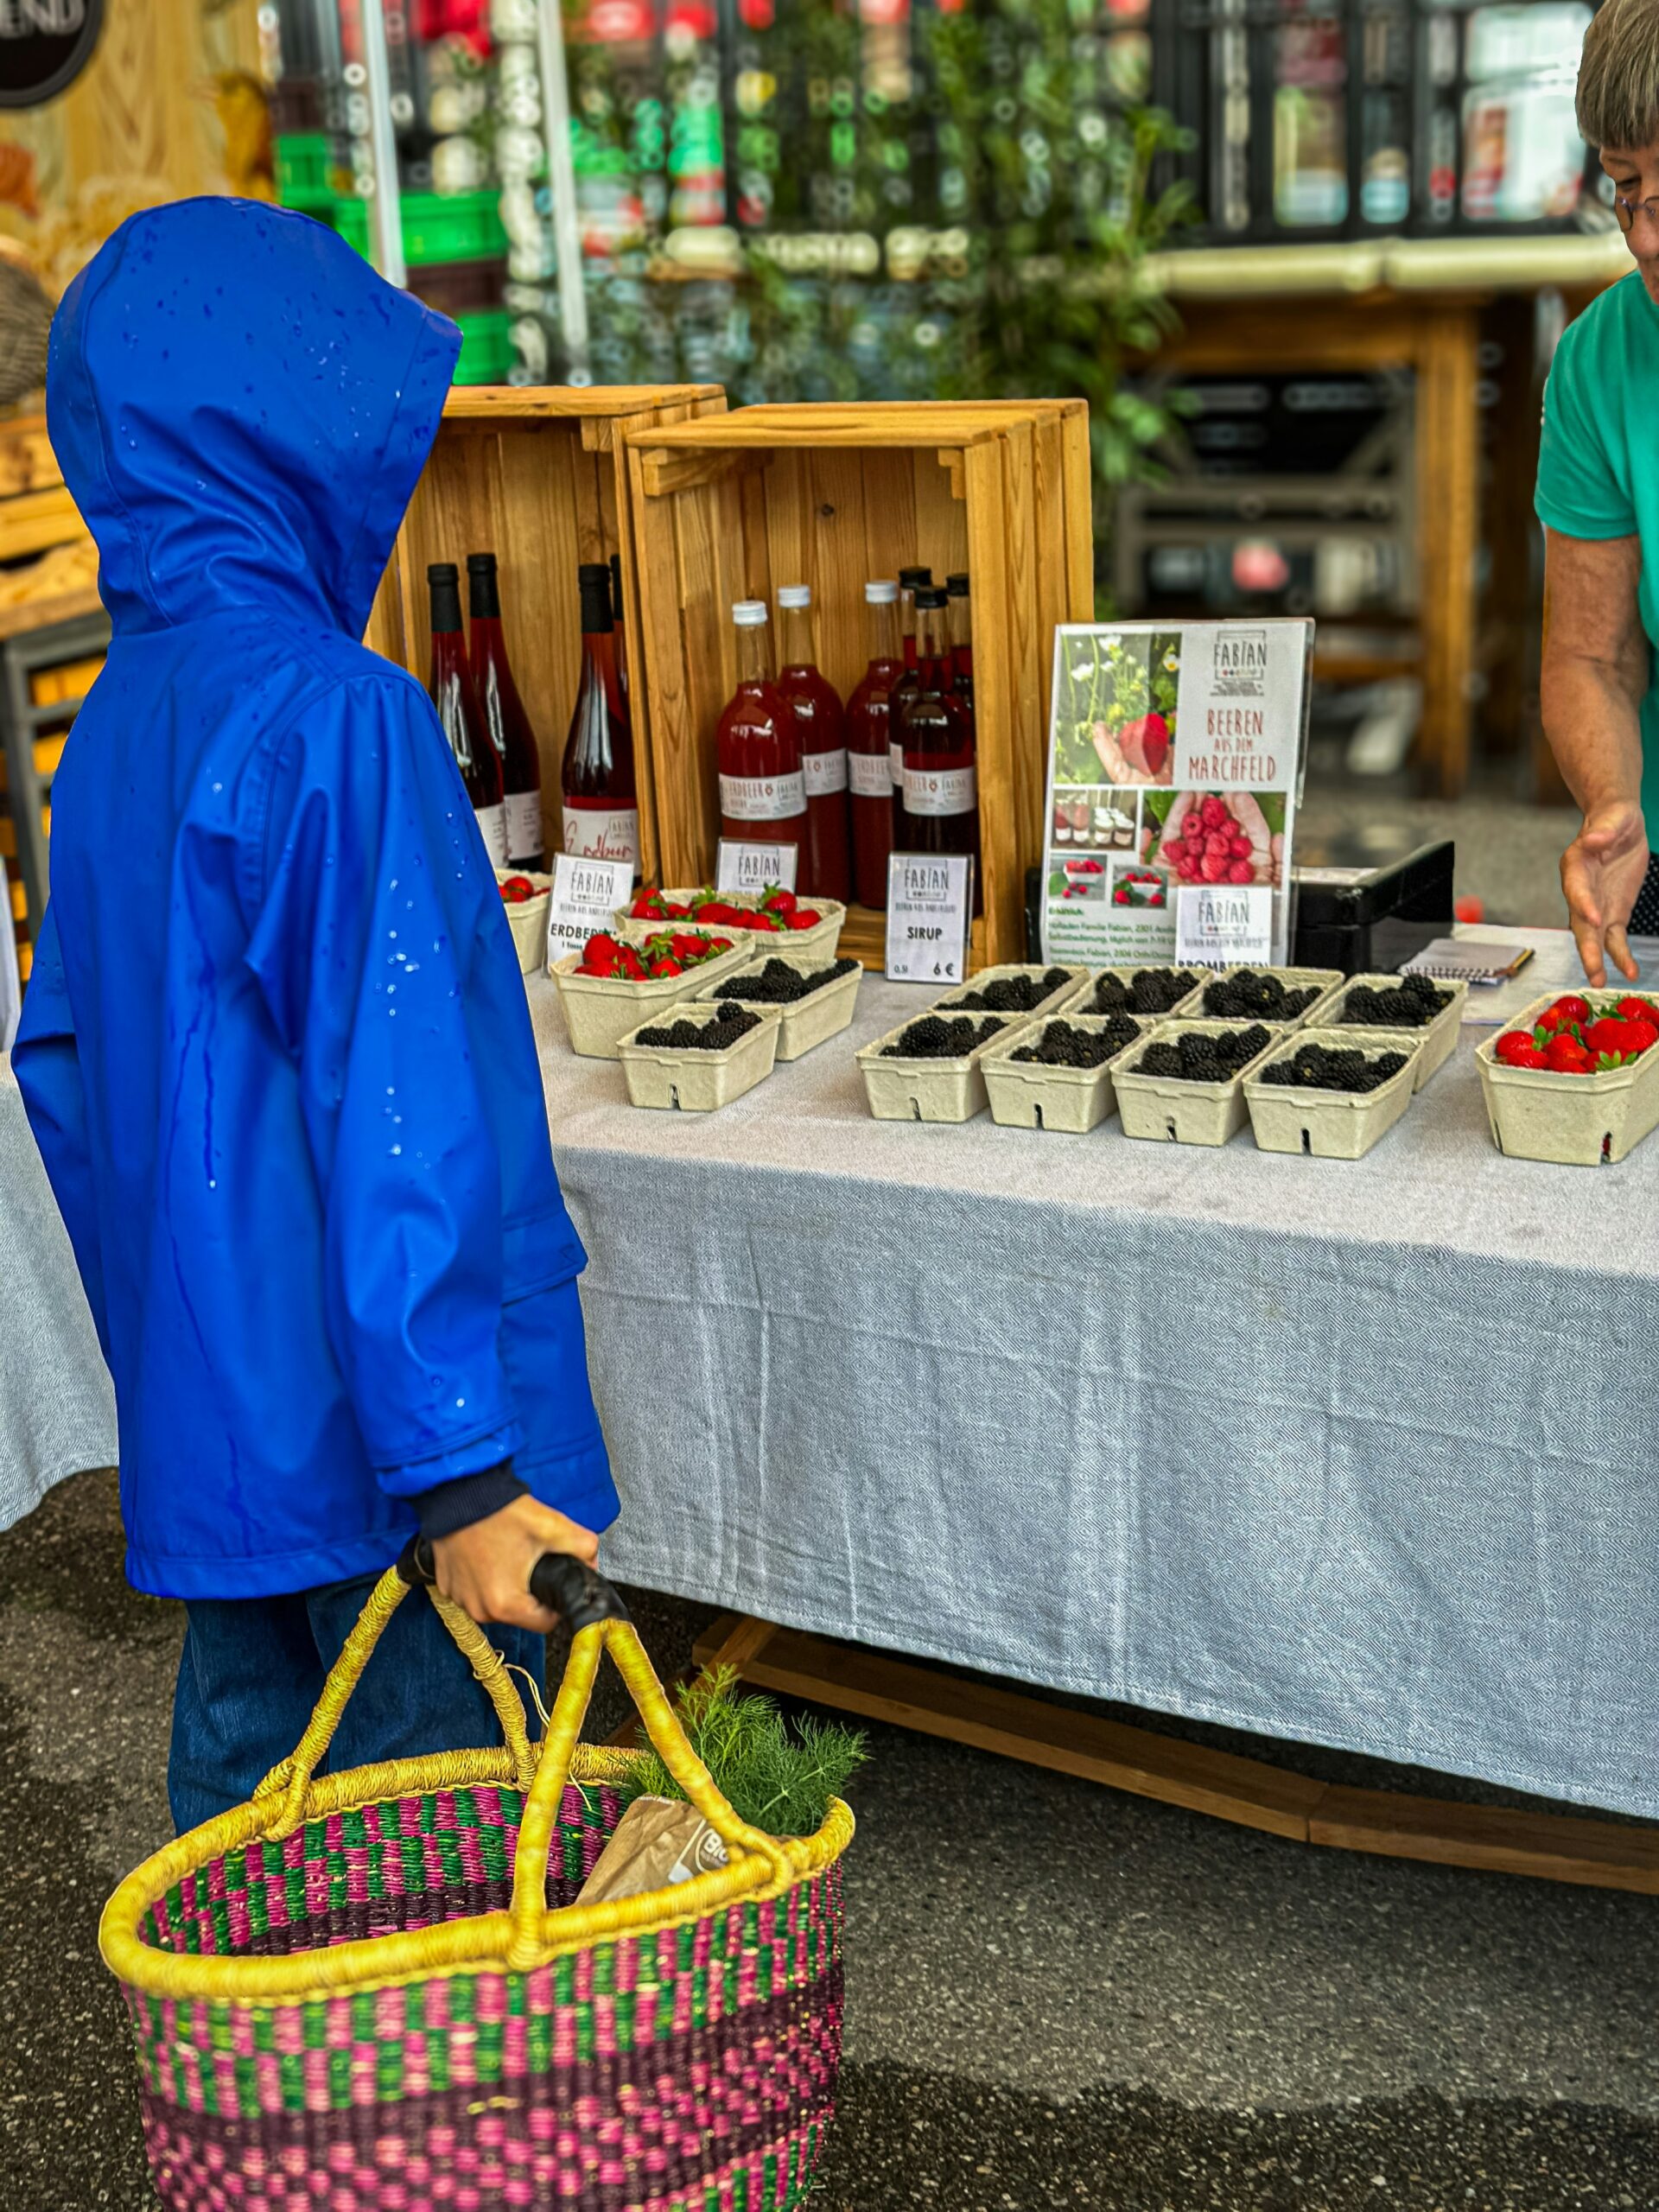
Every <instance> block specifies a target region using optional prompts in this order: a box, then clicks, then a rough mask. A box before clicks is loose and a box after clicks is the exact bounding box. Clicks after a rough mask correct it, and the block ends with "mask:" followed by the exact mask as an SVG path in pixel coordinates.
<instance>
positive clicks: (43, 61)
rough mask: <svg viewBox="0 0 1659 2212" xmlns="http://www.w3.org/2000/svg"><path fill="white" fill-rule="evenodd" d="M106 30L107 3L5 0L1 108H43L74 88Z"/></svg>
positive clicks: (0, 35)
mask: <svg viewBox="0 0 1659 2212" xmlns="http://www.w3.org/2000/svg"><path fill="white" fill-rule="evenodd" d="M103 28H104V0H0V108H7V107H39V106H40V105H41V102H42V101H43V100H49V99H55V98H56V96H57V95H58V93H60V92H62V91H63V89H64V87H65V86H67V85H72V84H73V82H74V80H75V79H76V78H77V77H79V74H80V73H81V71H82V70H83V69H84V68H85V67H86V64H87V63H88V62H89V61H90V60H92V48H94V47H95V46H96V45H97V44H98V35H99V32H100V31H101V30H102V29H103Z"/></svg>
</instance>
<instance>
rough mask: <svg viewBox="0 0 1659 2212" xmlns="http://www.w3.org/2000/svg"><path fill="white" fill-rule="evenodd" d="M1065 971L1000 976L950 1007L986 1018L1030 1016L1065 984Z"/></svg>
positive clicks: (980, 985) (956, 999)
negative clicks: (976, 1011)
mask: <svg viewBox="0 0 1659 2212" xmlns="http://www.w3.org/2000/svg"><path fill="white" fill-rule="evenodd" d="M1067 980H1068V979H1067V973H1066V970H1065V969H1064V968H1051V969H1049V971H1048V973H1047V975H1046V976H997V977H996V979H995V982H989V983H982V984H979V985H976V988H974V989H973V990H971V991H963V993H962V995H961V996H960V997H958V998H955V999H953V1000H952V1001H950V1003H951V1005H952V1006H953V1007H975V1008H976V1009H982V1010H983V1011H984V1012H986V1013H988V1014H1029V1013H1030V1012H1031V1009H1032V1008H1033V1007H1034V1006H1040V1005H1041V1003H1042V1001H1044V1000H1045V999H1046V997H1047V996H1048V995H1049V994H1050V992H1051V991H1058V989H1059V988H1060V985H1061V984H1062V983H1064V982H1066V981H1067Z"/></svg>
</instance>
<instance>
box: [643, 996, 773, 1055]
mask: <svg viewBox="0 0 1659 2212" xmlns="http://www.w3.org/2000/svg"><path fill="white" fill-rule="evenodd" d="M758 1027H760V1015H759V1014H751V1013H750V1012H749V1010H748V1008H747V1007H743V1006H728V1007H721V1010H720V1012H719V1014H716V1015H715V1019H714V1020H712V1021H671V1022H670V1023H669V1024H668V1025H667V1027H665V1028H662V1029H642V1030H641V1031H640V1032H639V1035H638V1036H637V1037H636V1038H635V1039H634V1040H633V1041H634V1043H635V1044H636V1045H654V1046H657V1047H658V1050H660V1051H663V1052H724V1051H725V1050H726V1047H727V1046H728V1045H735V1044H736V1042H737V1040H738V1039H739V1038H740V1037H747V1035H748V1033H749V1032H750V1030H751V1029H756V1028H758Z"/></svg>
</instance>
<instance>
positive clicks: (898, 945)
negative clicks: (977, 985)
mask: <svg viewBox="0 0 1659 2212" xmlns="http://www.w3.org/2000/svg"><path fill="white" fill-rule="evenodd" d="M973 910H974V863H973V861H972V859H971V858H970V857H969V855H967V854H965V853H949V854H945V853H941V854H937V855H935V854H924V853H894V854H893V857H892V859H891V860H890V861H888V863H887V980H888V982H893V983H960V982H962V981H963V978H964V977H965V976H966V975H967V973H968V928H969V920H970V918H971V917H972V914H973Z"/></svg>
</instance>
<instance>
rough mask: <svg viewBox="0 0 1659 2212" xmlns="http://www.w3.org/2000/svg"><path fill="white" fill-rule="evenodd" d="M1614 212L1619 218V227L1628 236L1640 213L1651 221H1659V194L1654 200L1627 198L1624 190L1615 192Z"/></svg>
mask: <svg viewBox="0 0 1659 2212" xmlns="http://www.w3.org/2000/svg"><path fill="white" fill-rule="evenodd" d="M1613 213H1614V214H1616V215H1617V216H1618V227H1619V229H1620V230H1621V231H1623V232H1624V233H1625V235H1626V236H1627V237H1628V236H1629V234H1630V232H1631V231H1633V230H1634V229H1635V227H1636V219H1637V216H1638V215H1645V216H1646V217H1647V218H1648V219H1649V222H1654V223H1659V196H1656V197H1655V198H1654V199H1652V200H1627V199H1626V198H1625V197H1624V194H1623V193H1622V192H1616V193H1615V194H1613Z"/></svg>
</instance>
